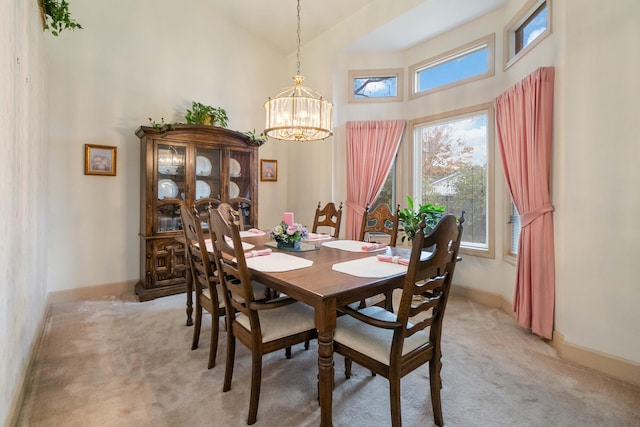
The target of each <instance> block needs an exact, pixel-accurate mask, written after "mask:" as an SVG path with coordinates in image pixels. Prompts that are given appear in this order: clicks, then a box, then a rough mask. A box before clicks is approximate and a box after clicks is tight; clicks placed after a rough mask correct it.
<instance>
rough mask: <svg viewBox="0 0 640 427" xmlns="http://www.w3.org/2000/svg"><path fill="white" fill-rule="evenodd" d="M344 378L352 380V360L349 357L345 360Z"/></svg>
mask: <svg viewBox="0 0 640 427" xmlns="http://www.w3.org/2000/svg"><path fill="white" fill-rule="evenodd" d="M344 376H345V377H346V378H347V379H349V378H351V359H349V358H348V357H345V358H344Z"/></svg>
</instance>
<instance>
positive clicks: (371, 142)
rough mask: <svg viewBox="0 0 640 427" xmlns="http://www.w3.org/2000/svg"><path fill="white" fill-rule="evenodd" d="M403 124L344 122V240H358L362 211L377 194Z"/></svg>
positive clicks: (385, 177)
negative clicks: (345, 174)
mask: <svg viewBox="0 0 640 427" xmlns="http://www.w3.org/2000/svg"><path fill="white" fill-rule="evenodd" d="M404 125H405V121H404V120H377V121H364V122H347V228H346V237H347V239H353V240H355V239H357V238H358V233H359V232H360V225H361V222H362V215H363V214H364V209H365V207H366V206H367V203H372V202H373V201H375V199H376V198H377V197H378V194H380V190H381V189H382V186H383V185H384V181H385V180H386V179H387V175H388V174H389V171H390V170H391V167H392V166H393V159H394V158H395V157H396V153H397V152H398V147H399V146H400V140H401V139H402V133H403V132H404ZM391 208H393V207H391Z"/></svg>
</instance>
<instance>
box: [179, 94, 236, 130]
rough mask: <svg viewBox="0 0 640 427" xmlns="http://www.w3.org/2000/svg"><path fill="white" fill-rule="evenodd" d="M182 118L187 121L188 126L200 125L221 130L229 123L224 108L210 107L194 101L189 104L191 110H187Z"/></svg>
mask: <svg viewBox="0 0 640 427" xmlns="http://www.w3.org/2000/svg"><path fill="white" fill-rule="evenodd" d="M184 118H185V119H186V120H187V124H190V125H193V124H201V125H208V126H218V127H221V128H226V127H227V122H228V121H229V118H228V117H227V112H226V111H225V109H224V108H221V107H212V106H210V105H204V104H201V103H199V102H195V101H192V102H191V109H190V110H189V109H187V114H185V116H184Z"/></svg>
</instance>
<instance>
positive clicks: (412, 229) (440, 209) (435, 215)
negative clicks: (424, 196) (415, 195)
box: [398, 196, 446, 243]
mask: <svg viewBox="0 0 640 427" xmlns="http://www.w3.org/2000/svg"><path fill="white" fill-rule="evenodd" d="M407 205H408V208H404V209H401V210H399V211H398V216H399V217H400V224H401V226H402V228H401V229H400V230H401V231H404V236H402V242H403V243H404V241H405V240H413V236H415V234H416V232H417V231H418V229H419V228H420V226H419V224H420V221H421V220H422V215H424V217H425V223H426V227H425V232H427V233H429V232H431V230H433V228H434V227H435V226H436V225H437V224H438V221H440V218H442V215H444V211H445V209H446V208H445V207H444V206H442V205H433V204H431V203H426V204H418V208H417V209H415V207H414V203H413V199H412V198H411V196H407Z"/></svg>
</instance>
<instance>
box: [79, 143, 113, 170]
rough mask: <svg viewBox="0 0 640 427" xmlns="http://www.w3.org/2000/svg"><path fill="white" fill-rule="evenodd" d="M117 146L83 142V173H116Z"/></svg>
mask: <svg viewBox="0 0 640 427" xmlns="http://www.w3.org/2000/svg"><path fill="white" fill-rule="evenodd" d="M116 150H117V147H112V146H109V145H92V144H84V174H85V175H106V176H115V175H116Z"/></svg>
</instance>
